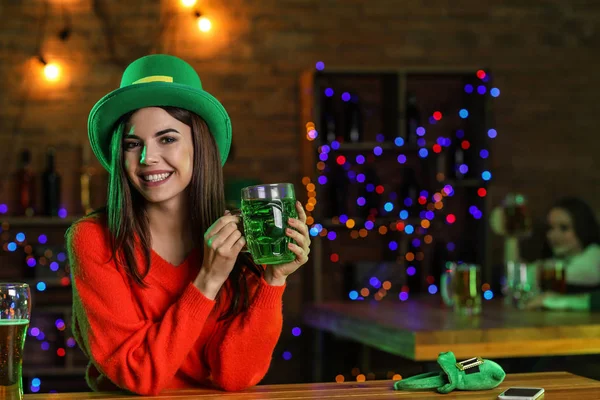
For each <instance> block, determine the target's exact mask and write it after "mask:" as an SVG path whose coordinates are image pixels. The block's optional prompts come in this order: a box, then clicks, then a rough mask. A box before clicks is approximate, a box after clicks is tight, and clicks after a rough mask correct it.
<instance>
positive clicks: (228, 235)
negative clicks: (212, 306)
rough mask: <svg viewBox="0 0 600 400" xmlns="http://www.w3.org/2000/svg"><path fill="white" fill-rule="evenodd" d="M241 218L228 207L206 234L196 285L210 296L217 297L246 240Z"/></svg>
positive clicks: (210, 297)
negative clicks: (230, 211) (228, 209)
mask: <svg viewBox="0 0 600 400" xmlns="http://www.w3.org/2000/svg"><path fill="white" fill-rule="evenodd" d="M239 222H240V218H239V217H238V216H235V215H231V214H230V213H229V212H228V211H226V212H225V215H224V216H222V217H221V218H219V219H218V220H216V221H215V223H214V224H212V225H211V227H210V228H208V230H207V231H206V233H205V234H204V258H203V260H202V268H201V269H200V272H199V273H198V276H197V277H196V280H195V281H194V285H196V287H197V288H198V289H200V291H201V292H202V294H204V295H205V296H206V297H208V298H209V299H212V300H214V299H215V298H216V297H217V293H218V292H219V290H220V289H221V286H223V283H225V281H226V280H227V277H228V276H229V274H230V273H231V270H233V266H234V265H235V261H236V260H237V257H238V254H239V253H240V251H241V250H242V248H243V247H244V245H245V244H246V239H245V238H244V237H243V236H242V232H241V231H240V230H239V229H238V223H239Z"/></svg>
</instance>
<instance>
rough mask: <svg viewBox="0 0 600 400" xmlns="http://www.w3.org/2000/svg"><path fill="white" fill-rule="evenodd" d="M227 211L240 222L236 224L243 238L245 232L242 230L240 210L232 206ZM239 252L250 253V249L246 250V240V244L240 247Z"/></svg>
mask: <svg viewBox="0 0 600 400" xmlns="http://www.w3.org/2000/svg"><path fill="white" fill-rule="evenodd" d="M229 213H230V215H233V216H235V217H238V218H239V219H240V222H239V224H238V229H239V230H240V232H242V236H243V237H244V238H245V237H246V232H245V231H244V214H242V210H240V209H239V208H234V209H233V210H230V211H229ZM240 253H250V250H248V242H247V241H246V244H245V245H244V247H242V250H240Z"/></svg>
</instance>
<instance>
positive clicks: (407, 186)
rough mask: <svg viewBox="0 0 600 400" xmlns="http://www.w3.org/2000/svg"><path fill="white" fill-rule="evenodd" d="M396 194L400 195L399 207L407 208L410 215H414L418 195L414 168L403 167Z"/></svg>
mask: <svg viewBox="0 0 600 400" xmlns="http://www.w3.org/2000/svg"><path fill="white" fill-rule="evenodd" d="M398 195H399V196H400V199H399V203H400V207H401V208H403V209H405V210H407V211H408V212H409V215H410V216H411V217H414V216H415V215H416V214H415V212H416V210H417V204H418V203H417V201H418V196H419V184H418V181H417V174H416V172H415V170H414V169H412V168H410V167H405V168H404V171H403V174H402V183H401V184H400V188H399V190H398Z"/></svg>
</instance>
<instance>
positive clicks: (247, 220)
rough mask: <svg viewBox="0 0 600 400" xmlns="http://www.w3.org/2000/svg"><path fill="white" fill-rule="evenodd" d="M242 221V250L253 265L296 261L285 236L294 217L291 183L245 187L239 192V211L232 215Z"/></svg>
mask: <svg viewBox="0 0 600 400" xmlns="http://www.w3.org/2000/svg"><path fill="white" fill-rule="evenodd" d="M232 214H233V215H238V216H239V217H240V218H241V219H242V221H243V230H242V232H243V234H244V236H245V238H246V247H245V248H244V250H243V251H249V252H250V254H251V255H252V258H253V259H254V262H256V263H257V264H274V265H276V264H284V263H288V262H291V261H294V260H295V259H296V255H295V254H294V253H293V252H292V251H291V250H290V249H289V248H288V243H290V241H292V239H291V238H290V237H289V236H287V234H286V233H285V231H286V229H287V228H288V219H289V218H298V211H297V210H296V194H295V192H294V185H293V184H291V183H273V184H266V185H255V186H248V187H246V188H244V189H242V209H241V210H235V211H233V212H232Z"/></svg>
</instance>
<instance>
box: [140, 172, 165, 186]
mask: <svg viewBox="0 0 600 400" xmlns="http://www.w3.org/2000/svg"><path fill="white" fill-rule="evenodd" d="M171 175H173V172H165V173H162V174H150V175H142V177H141V178H142V183H143V184H144V186H149V187H153V186H159V185H162V184H163V183H165V182H166V181H168V180H169V178H170V177H171Z"/></svg>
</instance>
